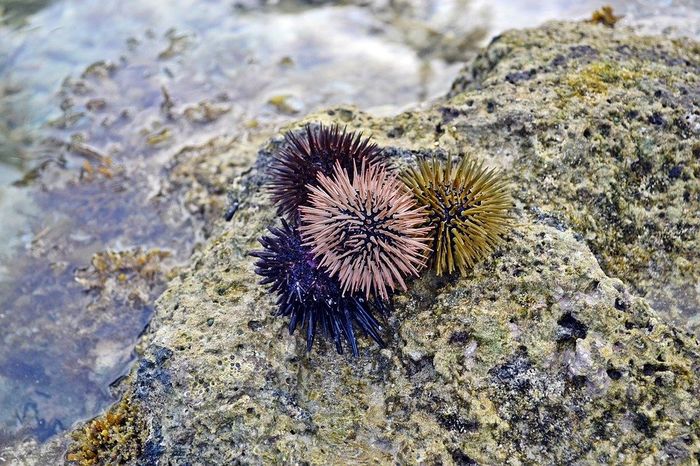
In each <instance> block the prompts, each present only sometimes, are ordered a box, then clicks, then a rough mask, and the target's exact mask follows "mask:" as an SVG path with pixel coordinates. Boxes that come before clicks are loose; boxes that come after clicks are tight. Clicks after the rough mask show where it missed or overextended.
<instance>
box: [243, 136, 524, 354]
mask: <svg viewBox="0 0 700 466" xmlns="http://www.w3.org/2000/svg"><path fill="white" fill-rule="evenodd" d="M381 153H382V150H381V149H380V148H379V147H378V146H377V145H376V144H374V143H372V142H371V141H370V140H369V139H368V138H363V137H362V136H361V135H360V134H357V133H353V132H347V131H346V130H342V131H341V130H340V129H339V127H338V126H337V125H333V126H330V127H328V126H323V125H315V126H312V125H307V126H306V127H305V128H304V131H303V133H300V134H295V133H287V134H286V135H285V145H284V146H283V148H282V149H281V150H280V151H279V152H278V153H277V154H276V155H275V157H274V161H273V163H272V166H271V168H270V174H271V179H272V181H271V182H270V185H269V189H270V193H271V196H272V199H273V201H274V202H275V204H276V206H277V211H278V213H279V214H280V215H282V216H283V217H286V218H283V219H282V227H281V228H278V227H270V228H269V234H268V235H267V236H264V237H262V238H260V244H261V245H262V247H263V249H262V250H259V251H254V252H251V255H252V256H254V257H257V258H258V260H257V261H256V262H255V267H256V268H255V272H256V273H257V274H258V275H260V276H261V277H263V278H262V280H261V284H264V285H269V286H270V288H271V290H272V291H273V292H274V293H276V295H277V306H278V310H277V315H281V316H286V317H289V326H288V329H289V333H290V334H292V333H294V331H295V330H296V328H297V327H301V328H303V329H304V331H305V333H306V349H307V351H311V348H312V346H313V342H314V339H315V336H316V332H317V330H320V332H322V333H323V334H324V335H325V336H326V337H327V338H328V339H330V340H331V341H333V342H334V344H335V347H336V351H337V352H338V353H341V354H342V352H343V340H344V341H345V342H347V344H349V345H350V348H351V350H352V353H353V355H355V356H358V354H359V351H358V347H357V338H356V334H355V330H354V326H357V327H358V328H359V330H360V331H361V332H363V333H365V334H367V335H369V336H370V337H371V338H372V339H373V340H374V341H376V342H377V343H378V344H379V345H380V346H384V343H383V341H382V339H381V337H380V332H381V325H380V323H379V320H378V319H377V317H376V315H382V316H383V315H385V314H386V313H387V312H388V310H389V309H390V304H389V303H390V301H391V295H392V293H393V292H394V291H395V290H396V289H397V288H401V289H403V290H406V288H407V287H406V279H407V278H408V277H416V276H418V275H419V273H420V271H421V270H422V269H423V268H425V267H426V264H427V263H428V261H430V262H431V263H432V265H433V267H434V269H435V271H436V272H437V274H438V275H442V274H443V273H452V272H454V271H455V270H459V271H460V272H462V273H464V272H465V271H466V270H468V269H469V268H470V267H472V266H473V265H474V264H475V263H476V262H477V261H478V260H480V259H483V258H484V257H485V256H486V255H487V254H489V253H490V252H491V251H492V250H493V248H494V247H495V246H496V245H497V244H498V243H499V241H500V240H501V237H502V235H503V234H504V233H505V232H506V231H507V229H508V223H509V222H508V213H507V211H508V209H509V208H510V206H511V201H510V197H509V195H508V193H507V189H506V183H505V181H504V180H503V178H502V177H501V176H500V174H499V172H498V171H496V170H494V169H486V168H484V166H483V164H482V163H477V162H476V161H474V160H472V159H470V158H467V157H465V158H463V159H462V161H461V162H459V163H458V164H457V165H456V166H454V164H453V163H452V160H451V159H448V160H447V163H446V164H444V165H443V164H442V163H441V162H438V161H437V160H432V161H426V160H423V161H420V162H419V163H418V168H417V169H412V170H409V171H408V172H407V173H405V174H404V175H403V176H402V177H398V176H397V175H395V174H394V173H393V172H391V171H390V170H389V169H388V168H387V167H386V166H385V164H383V163H382V162H381V161H380V160H379V157H380V156H381Z"/></svg>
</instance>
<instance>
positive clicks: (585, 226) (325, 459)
mask: <svg viewBox="0 0 700 466" xmlns="http://www.w3.org/2000/svg"><path fill="white" fill-rule="evenodd" d="M699 55H700V46H699V45H698V44H697V43H695V42H692V41H689V40H670V39H664V38H658V37H657V38H642V37H636V36H634V35H632V34H631V33H630V32H628V31H625V30H614V29H609V28H605V27H603V26H598V25H591V24H585V23H549V24H547V25H545V26H542V27H540V28H537V29H532V30H526V31H512V32H508V33H506V34H504V35H502V36H501V37H499V38H497V39H496V40H494V42H493V43H492V44H491V45H490V46H489V47H488V48H487V49H486V50H484V51H483V52H482V53H481V54H480V55H479V57H478V58H477V59H476V60H475V61H474V62H473V63H471V64H469V65H468V66H467V67H466V68H465V69H464V71H463V73H462V74H461V76H460V78H459V79H458V80H457V81H456V82H455V84H454V86H453V88H452V91H451V92H450V94H449V95H448V96H447V97H445V98H444V99H442V100H440V101H438V102H436V103H435V104H434V105H433V106H432V107H430V108H428V109H424V110H420V111H411V112H407V113H404V114H401V115H398V116H396V117H391V118H383V119H380V118H372V117H369V116H367V115H364V114H361V113H359V112H356V111H354V110H353V109H350V108H344V109H333V110H329V111H328V112H324V113H323V114H319V115H312V116H310V117H309V118H307V121H318V120H323V121H326V122H339V123H343V124H347V125H348V127H349V128H350V129H357V130H362V131H365V132H371V134H372V135H373V137H374V138H375V140H376V141H377V142H379V143H380V144H381V145H383V146H385V147H387V153H388V154H389V155H390V156H391V157H392V162H393V163H394V164H395V165H396V166H397V167H401V166H404V165H406V164H409V163H412V162H413V160H414V158H415V157H416V156H421V155H425V156H432V155H435V156H440V157H442V156H444V155H445V154H447V153H449V152H451V153H455V154H464V153H469V154H473V155H475V156H477V157H479V158H482V159H485V160H487V162H488V163H489V164H491V165H496V166H500V167H502V168H503V170H504V171H505V173H507V174H508V176H509V177H510V178H511V180H512V186H513V192H514V197H515V199H516V208H515V211H514V214H513V215H514V221H515V223H516V225H515V227H514V229H513V231H512V232H511V234H510V235H509V236H508V237H507V239H506V242H505V243H504V244H503V246H502V247H501V248H500V249H499V251H498V252H497V253H496V254H495V255H494V256H493V257H492V258H491V259H489V260H486V261H484V262H483V263H481V264H479V265H478V266H476V267H475V268H474V270H473V271H472V272H471V273H470V274H469V275H468V276H466V277H462V278H459V277H451V278H447V279H437V278H436V277H434V276H433V275H432V274H430V273H427V274H425V275H424V276H423V277H422V278H420V279H419V280H416V281H414V282H413V283H412V284H411V287H410V289H409V291H408V292H407V293H404V294H401V295H399V296H397V297H396V298H395V302H394V305H395V309H394V311H393V313H392V314H391V315H390V316H388V318H387V320H386V323H385V332H384V334H385V337H386V340H387V343H388V345H387V348H386V349H379V348H377V347H376V346H375V345H373V344H371V342H370V341H368V340H366V339H364V340H363V341H362V347H361V353H362V355H361V357H360V358H358V359H353V358H352V357H351V356H347V355H344V356H339V355H337V354H335V352H334V351H333V348H332V347H331V345H329V344H327V343H323V342H320V344H319V345H318V346H317V347H315V348H314V351H313V352H312V353H311V354H306V353H305V346H304V343H303V338H302V337H301V336H299V335H294V336H291V337H290V336H289V335H287V333H286V322H285V321H284V320H283V319H280V318H275V317H273V316H272V314H273V312H274V297H273V296H271V295H270V294H269V293H268V292H267V290H266V289H265V288H263V287H261V286H259V285H257V284H256V282H257V278H258V277H256V276H255V274H254V273H253V266H252V263H253V259H252V258H251V257H249V256H248V252H249V251H251V250H252V249H255V248H256V247H257V238H258V237H259V236H260V235H262V234H264V231H265V228H266V227H267V226H268V225H270V224H272V223H274V222H276V221H277V216H276V215H275V213H274V211H273V209H272V207H271V205H270V202H269V199H268V197H267V196H266V194H265V193H264V192H263V191H262V189H261V185H262V184H263V183H264V181H265V174H264V167H265V166H266V164H267V161H268V160H269V155H270V152H271V151H272V150H274V149H275V147H276V146H277V145H278V144H279V143H280V137H279V136H274V137H272V138H271V140H270V142H269V143H268V144H267V145H266V146H265V147H264V148H263V149H261V150H260V153H259V156H258V159H257V162H256V164H255V165H254V166H253V167H252V169H251V170H250V171H249V172H244V173H245V174H244V175H243V176H241V177H239V178H237V179H236V180H235V181H234V183H233V195H234V198H235V199H236V202H237V210H236V212H235V214H234V215H233V217H232V219H231V220H230V221H229V222H224V221H223V220H222V221H221V222H220V223H219V224H218V225H217V226H216V227H215V228H214V233H213V234H212V238H213V239H212V240H210V241H209V242H208V244H207V245H206V246H205V247H204V248H202V249H201V250H200V251H198V252H197V253H196V254H195V256H194V257H193V258H192V260H191V266H190V267H189V268H188V269H185V270H183V272H182V273H181V274H180V275H179V276H178V277H176V278H174V279H173V281H172V282H171V283H170V286H169V288H168V290H167V291H166V292H165V293H164V294H163V295H162V296H161V298H160V300H159V301H158V305H157V310H156V314H155V317H154V319H153V321H152V323H151V325H150V329H149V331H148V333H147V334H146V335H144V337H143V340H142V349H143V353H144V355H143V358H142V359H141V361H140V362H139V363H138V364H137V365H136V367H134V369H133V371H132V373H131V375H130V377H129V378H128V380H127V381H126V382H125V383H124V384H123V386H122V391H123V393H124V397H125V399H128V400H130V404H131V405H134V406H136V407H137V409H138V413H139V414H138V416H137V417H138V425H145V426H147V427H146V428H145V431H144V432H142V435H141V436H140V437H138V438H139V440H138V441H139V448H140V451H141V456H140V458H139V460H138V461H137V464H235V463H243V464H259V463H267V464H274V463H309V464H374V463H386V464H389V463H397V462H398V463H402V464H413V463H424V464H500V463H508V464H565V463H566V464H570V463H571V464H584V463H586V464H588V463H603V464H606V463H615V464H619V463H627V464H659V463H670V464H692V463H693V462H698V461H700V401H699V400H700V346H699V345H698V341H697V339H696V337H695V336H694V335H693V334H692V333H691V332H689V331H688V329H690V330H694V329H697V315H698V301H699V300H698V295H699V294H700V287H699V286H698V283H699V281H698V280H699V277H700V275H699V274H700V272H698V271H699V270H700V264H699V261H698V251H700V245H698V225H699V222H700V220H699V218H698V215H697V212H698V207H699V204H700V185H699V183H698V177H700V161H699V159H700V142H699V137H698V133H699V132H700V127H699V125H700V121H699V120H698V118H700V116H699V115H698V99H699V98H700V95H699V92H700V83H699V82H698V81H699V80H700V78H699V74H698V71H699V70H700V58H699ZM650 302H651V303H653V306H654V307H652V304H650ZM693 319H695V320H693ZM674 322H678V323H674ZM683 322H690V323H689V324H687V325H689V327H684V325H686V324H684V323H683ZM79 429H80V428H78V430H77V431H76V434H75V438H76V439H77V440H76V441H75V442H74V443H73V446H71V445H69V448H73V451H75V450H76V446H75V445H76V444H80V442H81V441H82V440H81V436H80V430H79ZM83 440H84V439H83ZM115 445H116V446H115ZM96 448H97V449H99V448H100V446H99V445H98V446H97V447H96ZM106 448H110V449H113V450H114V451H102V452H101V454H102V455H103V456H101V458H110V457H116V456H110V455H112V454H118V450H119V448H121V447H120V446H119V443H118V442H117V443H109V445H108V446H107V447H106ZM130 451H131V450H130Z"/></svg>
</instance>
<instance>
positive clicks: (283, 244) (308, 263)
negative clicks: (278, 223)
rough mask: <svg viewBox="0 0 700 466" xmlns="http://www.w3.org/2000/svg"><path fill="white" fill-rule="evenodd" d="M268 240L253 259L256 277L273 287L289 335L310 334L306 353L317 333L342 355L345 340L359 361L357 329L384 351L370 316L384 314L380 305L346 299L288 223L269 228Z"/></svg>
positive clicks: (376, 325)
mask: <svg viewBox="0 0 700 466" xmlns="http://www.w3.org/2000/svg"><path fill="white" fill-rule="evenodd" d="M269 231H270V235H269V236H264V237H262V238H261V239H260V243H261V244H262V246H263V250H261V251H254V252H252V253H251V255H253V256H255V257H257V258H258V261H257V262H256V263H255V266H256V270H255V271H256V273H257V274H258V275H260V276H262V277H263V279H262V281H261V282H260V283H261V284H266V285H271V289H272V291H273V292H275V293H277V296H278V299H277V304H278V306H279V311H278V315H284V316H289V318H290V320H289V333H290V334H291V333H293V332H294V330H295V329H296V327H297V326H298V325H301V327H302V328H304V329H305V330H306V348H307V351H311V347H312V345H313V341H314V337H315V335H316V330H317V328H320V330H321V331H322V332H323V333H324V334H325V335H326V336H327V337H329V338H330V339H331V340H332V341H333V342H334V343H335V346H336V350H337V351H338V353H341V354H342V352H343V347H342V340H343V339H345V340H346V341H347V343H348V344H349V345H350V347H351V349H352V353H353V354H354V355H355V356H357V355H358V354H359V352H358V349H357V340H356V337H355V332H354V329H353V323H354V324H355V325H357V326H358V327H359V328H360V329H361V330H362V331H364V332H365V333H366V334H367V335H369V336H370V337H372V339H374V340H375V341H376V342H377V343H378V344H379V345H380V346H382V347H383V346H384V344H383V342H382V340H381V337H380V336H379V331H380V330H381V327H380V325H379V322H378V321H377V319H376V318H375V317H374V316H373V315H372V311H373V310H375V311H379V312H385V310H386V306H385V304H384V303H383V302H382V301H380V300H371V301H370V300H367V299H365V298H364V297H362V296H356V295H352V294H345V295H344V294H343V292H342V290H341V288H340V285H339V283H338V281H337V280H335V279H333V278H332V277H330V276H329V275H328V274H327V273H326V272H325V271H323V270H322V269H320V268H319V267H318V266H317V262H316V260H315V259H314V256H313V254H312V253H311V251H309V249H308V248H307V247H306V246H304V245H303V244H302V240H301V237H300V236H299V231H298V230H297V229H296V228H294V227H293V226H291V225H289V224H288V223H287V222H285V221H284V220H283V221H282V227H281V228H275V227H270V229H269Z"/></svg>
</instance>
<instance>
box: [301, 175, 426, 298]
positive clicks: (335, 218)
mask: <svg viewBox="0 0 700 466" xmlns="http://www.w3.org/2000/svg"><path fill="white" fill-rule="evenodd" d="M318 179H319V186H314V187H311V188H310V190H311V195H310V197H309V202H310V205H308V206H302V207H301V208H300V210H301V221H302V226H301V227H300V230H301V234H302V237H303V239H304V244H305V245H307V246H310V247H311V250H312V252H313V253H314V255H315V257H316V259H319V260H320V266H321V267H324V268H326V269H327V270H328V273H329V274H330V275H331V276H333V277H338V279H339V280H340V285H341V287H342V288H343V291H344V292H350V293H355V292H361V293H363V294H364V295H365V296H366V297H368V298H369V297H370V296H371V295H379V297H380V298H381V299H389V292H388V290H387V289H389V290H393V289H394V288H396V287H397V286H401V288H403V289H404V290H405V289H406V283H405V282H404V279H403V277H405V276H408V275H413V276H418V272H419V270H420V269H422V268H423V267H425V263H426V261H427V257H428V254H429V253H430V248H429V243H430V237H429V234H430V231H431V230H432V228H431V227H429V226H425V224H426V220H427V217H426V215H425V211H424V209H422V208H418V207H417V205H416V201H415V199H413V196H412V195H411V193H410V192H409V191H408V190H407V189H406V187H405V186H404V185H403V183H402V182H401V181H400V180H398V179H397V178H396V176H394V175H391V174H390V173H388V172H387V170H386V168H385V167H383V166H382V165H379V164H377V165H373V166H370V167H366V166H365V164H364V162H363V164H362V166H361V168H360V169H359V170H358V169H357V167H355V168H354V176H353V179H352V181H350V173H349V172H348V171H346V170H343V169H342V168H341V167H340V164H336V166H335V168H334V169H333V176H332V177H329V176H326V175H324V174H319V176H318Z"/></svg>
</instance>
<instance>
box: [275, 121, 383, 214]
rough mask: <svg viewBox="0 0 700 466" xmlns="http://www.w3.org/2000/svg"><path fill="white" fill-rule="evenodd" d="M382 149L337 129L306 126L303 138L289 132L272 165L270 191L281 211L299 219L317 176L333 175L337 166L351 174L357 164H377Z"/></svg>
mask: <svg viewBox="0 0 700 466" xmlns="http://www.w3.org/2000/svg"><path fill="white" fill-rule="evenodd" d="M380 156H381V149H380V148H379V147H378V146H377V145H376V144H374V143H372V142H370V140H369V139H368V138H363V137H362V136H361V135H360V134H358V133H353V132H347V131H346V130H342V131H341V130H340V128H339V127H338V125H332V126H324V125H323V124H319V125H313V126H312V125H307V126H306V128H305V130H304V133H303V134H302V135H300V134H297V133H294V132H289V133H287V134H286V135H285V144H284V146H283V147H282V149H281V150H280V151H279V153H278V154H276V155H275V157H274V160H273V162H272V164H271V168H270V174H271V177H272V180H271V182H270V191H271V193H272V200H273V201H274V202H275V204H276V205H277V208H278V211H279V212H280V213H281V214H283V215H286V216H287V218H288V219H290V220H297V219H298V211H297V209H298V207H299V206H300V205H304V204H306V201H307V198H308V194H309V188H310V187H311V186H316V185H317V184H318V181H317V175H318V173H325V174H330V173H331V170H332V169H333V167H334V166H335V164H336V163H339V164H340V166H341V167H343V168H344V169H346V170H352V167H353V164H354V163H358V164H359V163H361V162H362V161H363V160H364V161H366V162H368V163H373V162H375V161H378V160H379V158H380Z"/></svg>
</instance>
